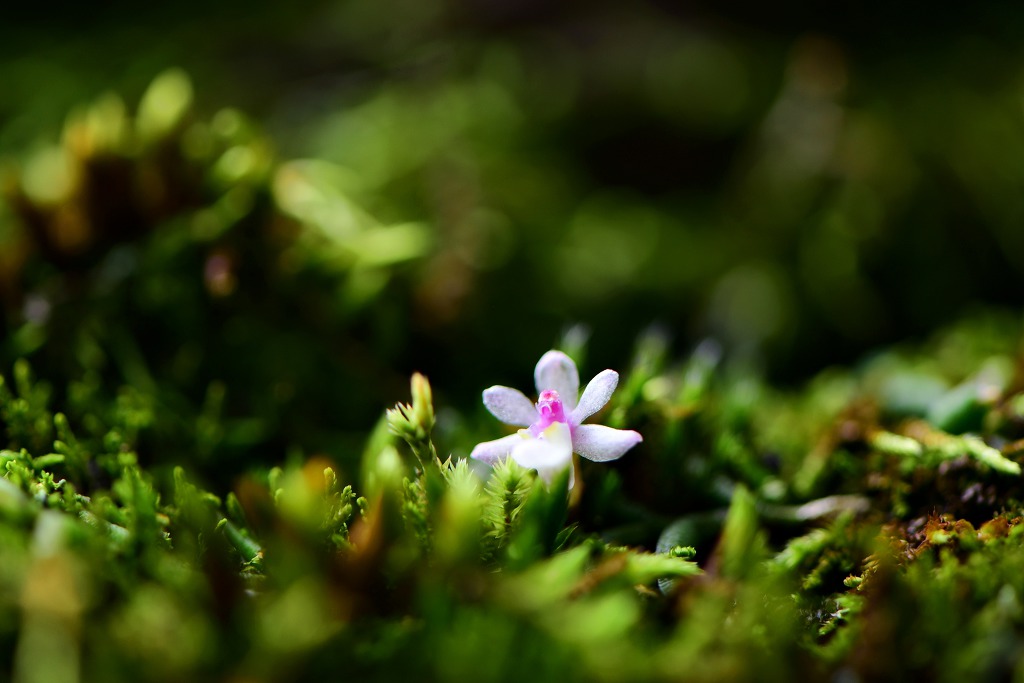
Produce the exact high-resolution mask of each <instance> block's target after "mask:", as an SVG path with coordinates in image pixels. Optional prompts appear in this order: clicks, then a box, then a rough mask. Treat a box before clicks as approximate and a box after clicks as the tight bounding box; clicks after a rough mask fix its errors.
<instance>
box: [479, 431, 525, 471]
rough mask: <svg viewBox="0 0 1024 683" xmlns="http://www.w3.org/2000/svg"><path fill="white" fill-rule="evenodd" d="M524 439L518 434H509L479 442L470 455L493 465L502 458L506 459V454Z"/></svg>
mask: <svg viewBox="0 0 1024 683" xmlns="http://www.w3.org/2000/svg"><path fill="white" fill-rule="evenodd" d="M522 441H523V437H521V436H519V435H518V434H509V435H508V436H503V437H502V438H500V439H495V440H494V441H484V442H483V443H478V444H477V445H476V446H475V447H474V448H473V452H472V453H470V454H469V457H471V458H476V459H477V460H481V461H483V462H485V463H487V464H488V465H493V464H494V463H496V462H498V461H500V460H504V459H505V456H507V455H508V454H509V453H511V452H512V449H513V448H514V447H515V446H518V445H519V444H520V443H521V442H522Z"/></svg>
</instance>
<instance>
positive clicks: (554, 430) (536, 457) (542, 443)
mask: <svg viewBox="0 0 1024 683" xmlns="http://www.w3.org/2000/svg"><path fill="white" fill-rule="evenodd" d="M548 437H550V438H548ZM512 458H513V459H514V460H515V461H516V462H517V463H519V464H520V465H522V466H523V467H528V468H529V469H532V470H537V474H539V475H540V478H541V479H543V480H544V482H545V483H547V484H550V483H551V480H552V479H553V478H554V476H555V475H556V474H558V473H559V472H561V471H562V470H564V469H565V468H566V467H572V439H571V437H570V436H569V428H568V426H566V425H565V424H564V423H561V422H556V423H555V424H553V425H551V427H549V428H548V429H546V430H545V431H544V432H543V434H542V435H541V436H540V437H538V438H527V439H523V440H521V441H520V443H519V444H517V445H516V447H515V448H514V449H512ZM570 478H571V475H570ZM570 488H571V484H570Z"/></svg>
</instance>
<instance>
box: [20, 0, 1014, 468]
mask: <svg viewBox="0 0 1024 683" xmlns="http://www.w3.org/2000/svg"><path fill="white" fill-rule="evenodd" d="M1022 18H1024V11H1022V10H1021V9H1019V8H1018V7H1016V6H1014V5H1012V4H991V5H986V6H985V7H982V8H972V9H971V10H970V15H969V16H964V15H963V14H960V15H956V16H954V15H953V14H950V15H944V14H943V13H941V12H937V11H927V12H925V11H923V7H922V6H919V5H916V4H915V5H908V6H903V5H900V6H897V5H896V4H895V3H890V4H888V5H878V6H875V7H871V8H868V7H862V8H856V9H855V8H854V7H853V6H849V7H843V6H840V7H827V8H825V7H818V6H816V5H813V4H811V3H795V4H792V5H790V6H788V7H776V6H771V7H768V6H764V5H762V4H758V3H745V2H729V3H701V2H697V3H685V4H682V3H669V2H638V3H613V2H566V3H543V2H539V1H529V0H524V1H514V0H491V1H484V0H478V1H476V2H454V1H452V2H441V1H429V2H428V1H422V0H420V1H416V2H412V1H402V0H383V1H374V2H370V1H368V0H355V1H352V2H312V3H300V4H297V5H290V6H284V5H271V4H266V5H259V4H252V3H241V2H223V3H200V2H182V3H176V4H174V5H173V6H171V5H168V6H160V7H150V6H142V5H138V4H137V3H128V2H110V3H104V4H102V5H100V6H88V7H86V6H84V5H76V4H68V5H67V6H64V5H61V4H54V3H44V4H41V5H32V6H25V7H21V8H17V9H15V10H13V12H12V13H9V14H8V17H7V18H6V19H5V21H4V22H3V24H2V25H0V157H2V158H3V161H2V162H0V164H2V166H0V182H2V188H3V200H2V205H0V294H2V300H3V304H4V315H3V318H2V320H0V339H2V340H3V344H2V347H0V354H2V355H0V366H4V367H6V366H9V364H10V363H11V362H13V360H14V359H15V358H16V357H19V356H28V357H29V358H30V360H31V361H32V363H33V366H34V367H35V368H36V369H37V372H39V374H41V375H42V376H43V377H51V378H52V377H71V378H74V379H75V380H76V381H78V382H79V383H80V384H81V387H80V390H81V391H82V392H83V396H84V395H86V394H89V392H92V393H93V394H103V393H104V392H106V393H109V394H117V395H118V396H120V397H122V400H123V401H125V402H126V403H131V402H132V401H134V402H135V403H134V404H132V405H133V406H134V407H135V408H138V407H139V405H138V404H140V403H141V404H145V406H144V407H146V409H147V410H149V411H150V413H151V414H152V415H153V417H152V422H151V423H150V424H147V425H145V426H144V427H143V429H142V437H141V438H142V439H143V447H140V457H142V458H143V459H144V460H145V459H146V458H147V457H148V458H151V459H160V460H163V461H165V462H190V463H192V464H193V465H195V466H198V467H199V468H200V469H203V470H204V471H206V472H208V474H209V476H211V477H215V478H216V477H220V476H224V477H225V478H228V477H230V476H232V475H233V474H234V473H237V472H238V471H239V470H241V469H243V468H244V467H246V466H247V465H248V464H250V463H252V462H254V458H255V459H256V460H260V459H262V460H263V461H265V462H273V461H276V460H278V459H280V457H281V456H282V453H283V452H285V451H286V450H287V449H288V448H289V447H292V446H294V445H295V444H297V443H299V444H302V447H303V449H305V450H306V451H317V450H320V449H324V450H327V451H329V452H332V453H337V452H346V451H351V452H355V449H358V448H359V447H360V444H361V443H362V440H363V438H364V433H365V429H366V428H367V426H368V425H370V424H372V423H373V421H374V420H375V419H376V418H377V417H378V416H379V414H380V411H381V410H382V409H383V407H385V406H386V405H388V404H390V403H392V402H393V401H394V397H395V396H399V395H401V394H402V392H403V391H404V386H405V382H406V379H405V378H406V377H407V376H408V373H409V372H411V371H412V370H421V371H423V372H425V373H426V374H427V375H428V376H430V377H431V378H432V380H433V384H434V386H435V389H436V391H437V392H438V393H439V395H440V397H441V398H440V403H441V404H442V405H446V404H447V405H453V406H455V407H457V408H460V409H462V410H469V411H477V412H478V413H479V412H480V411H481V409H480V408H479V406H477V405H476V404H477V401H478V396H479V390H480V389H482V388H484V387H485V386H488V385H490V384H492V383H496V382H497V383H503V384H509V385H513V386H521V387H527V386H529V383H530V374H529V373H530V369H531V368H532V366H533V363H534V362H535V360H536V358H537V357H538V356H539V355H540V353H541V352H543V351H544V350H546V349H547V348H550V346H551V345H552V344H554V343H556V341H557V340H559V339H563V338H564V336H565V335H566V334H568V341H569V343H570V345H571V344H572V343H576V342H578V341H580V340H581V339H583V338H584V337H586V335H587V333H589V343H588V344H587V346H586V348H587V357H586V359H585V362H583V363H582V374H583V375H585V376H589V375H590V374H592V372H593V371H596V370H599V369H601V368H603V367H607V366H619V367H621V366H622V365H624V363H623V360H624V359H626V358H628V357H629V355H630V353H631V349H632V348H633V345H634V342H635V339H636V336H637V334H638V333H639V332H640V331H641V330H644V329H645V328H647V327H649V326H650V325H652V324H653V325H656V326H658V328H659V329H661V330H664V331H665V332H666V334H667V336H668V338H669V339H670V343H671V345H672V348H673V349H674V350H675V351H676V352H679V353H684V352H688V351H689V350H690V349H692V348H693V347H694V346H695V345H696V344H698V343H699V342H700V341H701V340H704V339H707V338H710V339H713V340H714V341H715V342H717V343H718V344H720V345H721V347H722V348H723V350H724V352H725V357H726V358H728V359H730V362H732V363H738V364H741V365H743V366H744V367H745V368H747V369H748V370H753V371H755V372H757V373H763V374H764V375H765V376H766V377H767V378H769V379H771V380H773V381H777V382H782V383H795V382H798V381H801V380H803V379H805V378H807V377H808V376H810V375H812V374H814V373H816V372H818V371H819V370H821V369H822V368H824V367H826V366H828V365H830V364H836V363H848V362H851V361H853V360H856V359H858V358H861V357H863V356H864V355H865V354H866V353H867V352H868V351H869V350H870V349H872V348H875V347H877V346H878V345H881V344H887V343H891V342H894V341H897V340H904V339H908V338H922V337H923V336H925V335H927V333H929V332H931V331H933V330H935V329H937V328H939V327H941V326H943V325H944V324H946V323H948V322H949V321H951V320H954V319H957V318H959V317H961V316H962V315H963V314H965V313H966V312H970V311H972V310H975V309H977V308H984V307H992V306H1016V305H1018V304H1019V292H1020V291H1021V285H1022V279H1024V230H1022V229H1021V221H1022V219H1024V193H1022V189H1024V109H1022V102H1024V100H1022V95H1024V54H1022V50H1021V47H1020V43H1019V41H1018V40H1016V37H1017V36H1018V35H1019V29H1020V28H1021V27H1022V24H1024V22H1022ZM168 69H171V71H168ZM161 74H162V75H161ZM154 79H156V80H154ZM126 386H127V387H132V388H133V390H134V391H135V392H136V393H135V394H133V393H132V390H129V389H124V387H126ZM60 390H61V389H60V388H59V387H58V391H60ZM89 395H92V394H89ZM83 400H84V399H83ZM204 411H205V412H204ZM213 414H216V415H217V416H218V419H219V416H223V417H225V418H227V419H228V420H229V422H228V424H229V425H230V428H229V429H226V430H220V431H218V430H212V431H215V432H216V433H210V434H204V433H192V432H189V433H187V434H185V433H182V432H183V429H182V428H181V427H182V425H186V424H188V425H191V424H192V423H193V420H194V419H195V418H196V417H197V416H200V417H201V416H202V415H213ZM214 422H215V421H214V420H213V418H212V417H211V419H210V422H209V424H214ZM199 424H200V425H201V424H203V423H202V422H200V423H199ZM440 427H441V428H442V429H444V430H447V433H448V434H450V435H453V436H452V440H451V443H454V444H456V445H457V446H456V448H457V449H462V450H466V448H467V447H464V446H462V444H468V445H471V444H472V443H473V441H474V438H476V437H477V436H478V435H477V434H475V433H473V432H472V428H471V427H467V426H466V425H463V424H462V423H461V418H460V417H459V415H458V414H457V413H454V412H453V413H451V414H450V415H448V417H447V421H446V418H445V415H444V414H443V413H442V419H441V424H440ZM189 429H191V427H190V428H189ZM211 429H212V428H211ZM218 429H219V428H218ZM467 430H468V431H467ZM186 431H187V430H186ZM201 431H202V430H201V428H200V430H199V432H201ZM222 431H223V433H221V432H222ZM300 435H301V436H300ZM482 436H486V435H482ZM147 439H148V440H149V448H146V447H145V443H146V440H147ZM157 443H159V444H160V445H161V447H160V448H159V449H156V448H155V447H154V445H155V444H157ZM157 451H159V455H157ZM463 454H464V453H463Z"/></svg>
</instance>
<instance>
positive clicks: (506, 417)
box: [484, 386, 537, 427]
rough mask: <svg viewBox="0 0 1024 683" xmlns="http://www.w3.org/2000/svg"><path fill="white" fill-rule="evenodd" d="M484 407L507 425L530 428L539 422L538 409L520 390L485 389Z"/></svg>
mask: <svg viewBox="0 0 1024 683" xmlns="http://www.w3.org/2000/svg"><path fill="white" fill-rule="evenodd" d="M484 405H485V406H486V407H487V410H489V411H491V415H493V416H494V417H496V418H498V419H499V420H501V421H502V422H504V423H505V424H510V425H516V426H518V427H529V426H530V425H531V424H533V423H534V422H535V421H536V420H537V407H536V406H534V405H533V403H532V402H531V401H530V399H528V398H526V396H525V395H524V394H523V392H521V391H519V390H518V389H512V388H510V387H500V386H498V387H491V388H490V389H485V390H484Z"/></svg>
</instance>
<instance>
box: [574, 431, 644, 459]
mask: <svg viewBox="0 0 1024 683" xmlns="http://www.w3.org/2000/svg"><path fill="white" fill-rule="evenodd" d="M643 440H644V438H643V437H642V436H640V434H638V433H637V432H634V431H633V430H632V429H612V428H611V427H605V426H604V425H580V426H579V427H577V428H576V431H575V432H573V435H572V447H573V450H575V451H576V452H577V453H579V454H580V455H582V456H583V457H584V458H586V459H587V460H593V461H594V462H607V461H608V460H618V459H619V458H621V457H622V454H623V453H625V452H626V451H628V450H629V449H630V448H632V447H633V446H635V445H637V444H638V443H640V442H641V441H643Z"/></svg>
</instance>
